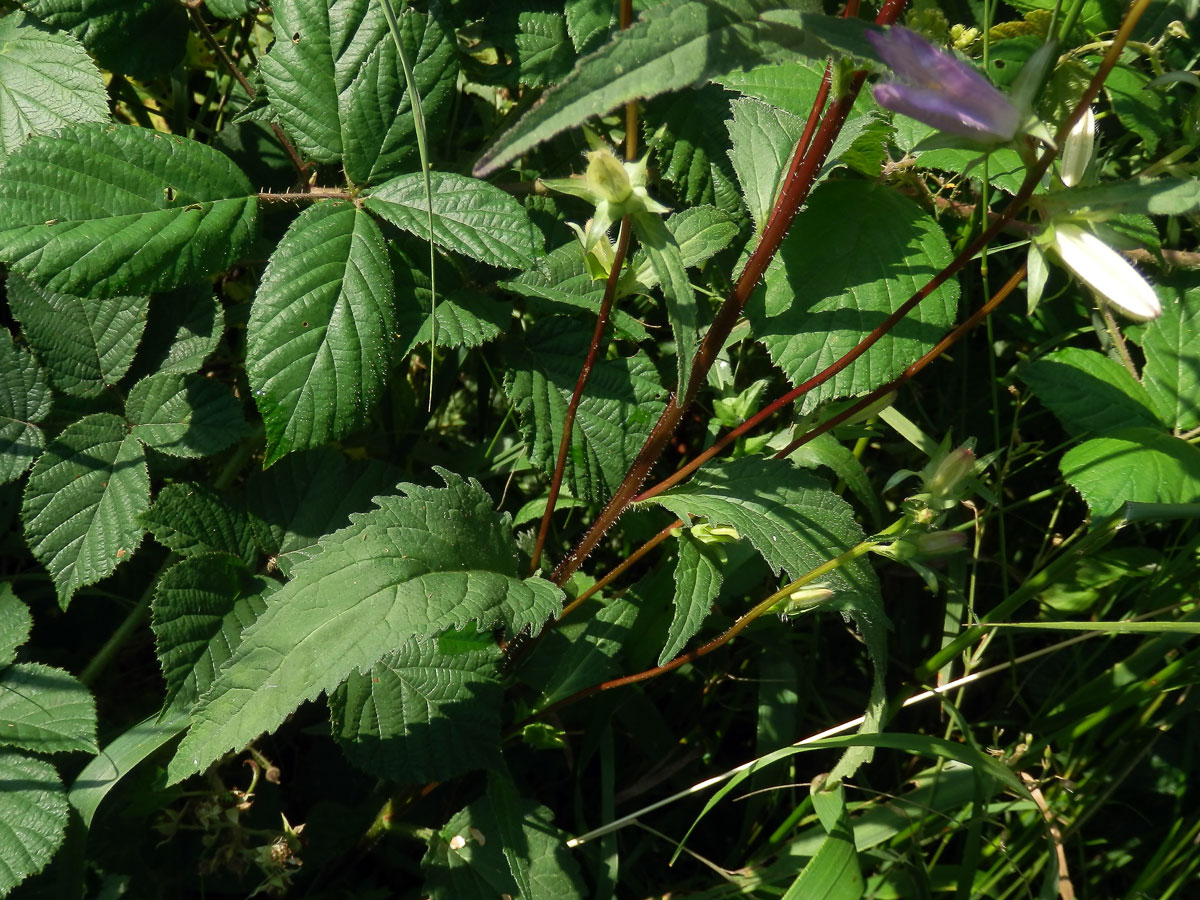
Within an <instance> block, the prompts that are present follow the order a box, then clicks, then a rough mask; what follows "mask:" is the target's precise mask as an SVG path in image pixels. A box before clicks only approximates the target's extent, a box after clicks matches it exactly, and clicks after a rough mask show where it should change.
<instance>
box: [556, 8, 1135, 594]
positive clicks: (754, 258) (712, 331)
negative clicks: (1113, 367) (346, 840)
mask: <svg viewBox="0 0 1200 900" xmlns="http://www.w3.org/2000/svg"><path fill="white" fill-rule="evenodd" d="M1149 2H1150V0H1134V3H1133V5H1132V6H1131V7H1130V10H1129V12H1128V13H1127V14H1126V17H1125V20H1124V21H1123V22H1122V23H1121V28H1120V29H1119V30H1118V32H1117V35H1116V37H1115V38H1114V39H1113V42H1112V45H1111V46H1110V47H1109V51H1108V53H1107V54H1106V55H1105V57H1104V60H1103V61H1102V62H1101V63H1100V66H1099V68H1098V69H1097V71H1096V74H1095V75H1094V76H1093V77H1092V80H1091V82H1090V83H1089V84H1088V87H1087V90H1085V91H1084V93H1083V96H1082V97H1081V98H1080V100H1079V103H1078V104H1077V105H1076V107H1075V109H1074V111H1073V112H1072V113H1071V115H1069V116H1068V117H1067V119H1066V120H1065V121H1064V122H1063V123H1062V124H1061V125H1060V126H1059V130H1058V133H1057V134H1056V135H1055V145H1056V146H1062V143H1063V141H1064V140H1065V138H1066V136H1067V134H1068V133H1069V132H1070V129H1071V127H1072V126H1073V125H1074V124H1075V122H1076V121H1077V120H1078V119H1079V117H1080V116H1082V115H1083V112H1084V110H1085V109H1087V108H1088V106H1090V105H1091V103H1092V101H1093V100H1095V98H1096V95H1097V94H1098V93H1099V92H1100V88H1101V86H1102V85H1103V84H1104V81H1105V79H1106V78H1107V77H1108V74H1109V72H1110V71H1112V68H1113V66H1115V65H1116V63H1117V60H1118V58H1119V57H1120V54H1121V51H1122V49H1123V48H1124V46H1125V44H1126V42H1128V40H1129V35H1130V33H1131V32H1132V30H1133V28H1134V26H1135V25H1136V24H1137V22H1138V20H1139V19H1140V18H1141V16H1142V15H1143V13H1144V12H1145V10H1146V7H1147V6H1148V4H1149ZM902 8H903V3H902V2H896V3H889V4H887V5H885V6H884V8H883V10H882V11H881V12H880V14H879V16H878V17H876V22H877V23H880V24H884V23H889V22H891V21H894V20H895V18H896V16H898V15H899V12H900V10H901V9H902ZM864 78H865V73H864V72H858V73H855V75H854V76H853V77H852V78H851V80H850V84H849V85H848V87H847V89H846V93H845V95H844V96H842V97H839V98H837V99H836V100H834V102H833V103H832V104H831V105H830V107H829V110H828V112H827V113H826V115H825V117H824V119H823V120H822V122H821V127H820V128H819V129H818V131H817V134H816V136H815V137H814V139H813V143H812V146H810V147H809V148H808V150H807V151H806V152H804V151H802V150H801V148H799V147H798V148H797V154H796V156H794V157H793V162H792V169H791V170H790V172H789V177H788V180H787V181H786V183H785V185H784V188H783V190H782V191H781V192H780V196H779V200H778V201H777V202H776V204H775V207H774V208H773V209H772V211H771V216H770V219H769V220H768V222H767V226H766V227H765V228H764V229H763V237H762V240H760V242H759V244H758V246H757V247H756V248H755V250H754V253H753V254H751V257H750V260H749V261H748V262H747V263H746V267H745V269H743V271H742V275H741V277H740V278H739V279H738V283H737V285H735V287H734V289H733V291H732V292H731V294H730V296H729V298H728V299H727V300H726V302H725V303H724V305H723V306H722V307H721V309H720V311H719V312H718V313H717V316H716V318H715V319H714V320H713V324H712V326H711V327H710V328H709V330H708V333H707V334H706V335H705V338H704V341H703V342H702V343H701V345H700V349H699V350H698V351H697V352H696V356H695V358H694V360H693V364H692V375H691V378H690V380H689V387H688V391H687V393H686V394H685V395H684V397H682V398H679V397H678V396H673V397H672V398H671V400H670V402H669V403H668V404H667V407H666V409H665V410H663V413H662V415H661V416H660V417H659V420H658V423H657V424H656V425H655V427H654V429H653V430H652V431H651V433H650V436H649V437H648V438H647V439H646V443H645V444H644V445H643V447H642V450H641V452H640V453H639V454H638V457H637V459H636V460H635V461H634V463H633V465H632V466H631V467H630V470H629V472H628V473H627V474H626V476H625V480H624V481H623V482H622V483H621V485H620V486H619V487H618V488H617V490H616V492H615V493H614V494H613V496H612V498H611V499H610V500H609V502H608V504H607V505H606V506H605V507H604V509H603V510H601V512H600V514H599V515H598V516H597V517H596V521H595V522H594V523H593V524H592V527H591V528H590V529H589V530H588V532H587V533H586V534H585V535H584V536H583V538H581V539H580V541H579V543H578V544H577V545H576V546H575V548H574V549H573V550H572V551H571V553H570V555H568V556H567V558H566V559H564V560H563V562H562V563H561V564H560V565H559V567H558V569H556V570H555V572H554V576H553V579H554V581H555V582H556V583H557V584H562V583H564V582H565V581H566V580H567V578H569V577H570V576H571V574H572V573H573V572H574V571H575V570H576V569H578V568H579V566H580V565H581V564H582V562H583V560H584V559H586V558H587V556H588V554H589V553H591V551H592V550H593V549H594V548H595V546H596V545H597V544H598V543H599V542H600V539H601V538H602V537H603V536H604V534H605V533H606V532H607V531H608V529H609V528H611V527H612V525H613V524H614V523H615V522H616V520H617V519H618V518H619V517H620V516H621V514H622V513H623V512H624V511H625V510H626V509H627V508H628V507H629V505H630V503H631V502H632V501H633V498H634V495H635V493H636V491H637V489H638V488H639V487H640V486H641V484H642V482H643V481H644V480H645V478H646V476H647V475H648V474H649V472H650V469H651V467H652V466H653V465H654V463H655V462H656V461H657V460H658V458H659V456H660V455H661V454H662V451H663V449H664V448H665V447H666V444H667V441H669V440H670V438H671V436H672V435H673V434H674V432H675V429H676V428H677V427H678V425H679V422H680V420H681V419H682V416H683V413H684V411H685V410H686V409H687V407H688V406H689V405H690V404H691V401H692V399H693V398H694V395H695V392H696V390H697V389H698V387H699V385H700V384H701V383H702V382H703V381H704V378H705V376H706V374H707V372H708V369H709V367H710V366H711V365H712V362H713V360H714V359H715V358H716V354H717V352H718V351H719V350H720V348H721V346H722V345H723V344H724V342H725V339H726V338H727V337H728V335H729V332H730V331H731V330H732V328H733V325H734V324H735V323H736V321H737V318H738V317H739V316H740V314H741V310H742V307H743V306H744V304H745V302H746V300H747V299H748V298H749V295H750V291H751V290H752V289H753V287H754V286H755V285H757V283H758V280H759V279H760V278H761V277H762V275H763V273H764V272H765V271H766V267H767V264H768V263H769V262H770V260H771V259H772V258H773V257H774V255H775V253H776V251H777V250H778V248H779V244H780V242H781V241H782V239H783V235H784V233H786V231H787V227H788V226H789V225H790V224H791V221H792V219H794V218H795V216H796V213H797V211H798V210H799V208H800V205H801V204H802V203H803V202H804V200H805V199H806V198H807V196H808V191H809V190H810V189H811V185H812V181H813V179H814V178H815V175H816V172H817V171H818V169H819V167H820V163H821V162H823V161H824V158H825V155H826V154H827V153H828V152H829V148H830V147H831V146H832V144H833V139H834V137H836V135H837V132H838V131H839V130H840V129H841V126H842V124H843V123H844V121H845V118H846V116H847V115H848V114H849V111H850V106H851V105H852V104H853V102H854V99H855V98H856V97H857V95H858V91H859V89H860V88H861V87H862V82H863V79H864ZM1056 155H1057V150H1054V149H1050V150H1047V151H1046V152H1044V153H1043V154H1042V155H1041V157H1040V158H1038V159H1037V161H1036V162H1035V163H1034V164H1033V165H1032V166H1031V167H1030V168H1029V170H1028V171H1027V172H1026V175H1025V179H1024V181H1022V183H1021V186H1020V188H1019V189H1018V190H1017V193H1016V194H1015V195H1014V196H1013V198H1012V200H1010V201H1009V203H1008V205H1007V206H1005V207H1004V209H1003V210H1002V211H1001V212H1000V214H999V216H997V218H996V219H995V220H994V221H993V222H992V223H991V224H990V225H989V226H988V227H987V228H986V229H985V230H984V231H983V232H982V233H981V234H979V236H978V237H976V238H975V240H974V241H972V242H971V244H970V245H969V246H968V247H966V249H964V250H963V251H962V252H961V253H959V255H958V256H956V257H955V258H954V260H952V261H951V262H950V264H949V265H948V266H946V268H944V269H943V270H942V271H941V272H939V273H938V274H937V275H935V276H934V277H933V278H931V279H930V280H929V282H927V283H926V284H925V286H924V287H922V288H921V289H920V290H919V291H917V293H915V294H913V296H912V297H910V298H909V299H908V300H907V301H905V302H904V303H903V304H902V305H901V306H900V308H899V309H897V310H896V311H895V312H894V313H892V314H891V315H890V316H888V317H887V318H886V319H885V320H884V321H883V323H882V324H880V325H879V326H878V327H877V328H875V329H874V330H873V331H872V332H871V333H870V334H869V335H868V336H867V337H866V338H864V339H863V341H861V342H860V343H859V344H858V346H856V347H855V348H854V349H853V350H851V351H850V352H849V353H847V354H845V355H844V356H843V357H842V358H841V359H839V360H838V361H837V362H835V363H833V364H832V365H831V366H829V367H828V368H826V369H825V370H824V371H822V372H819V373H818V374H817V375H814V376H813V377H812V378H810V379H809V380H808V381H806V382H804V384H802V385H799V386H798V387H797V388H795V389H794V390H793V391H791V392H789V394H788V396H789V397H791V398H792V399H795V398H796V397H799V396H801V395H803V394H804V393H807V392H808V391H810V390H812V389H813V388H815V387H817V386H819V385H821V384H824V383H825V382H826V381H828V380H829V379H830V378H833V377H834V376H835V375H837V374H838V373H839V372H841V371H842V370H844V369H845V368H846V367H847V366H849V365H850V364H851V363H853V362H854V361H855V360H856V359H858V358H859V357H860V356H862V355H863V354H864V353H866V351H867V350H868V349H870V348H871V347H872V346H873V345H874V344H875V343H876V342H878V341H879V339H880V338H881V337H883V335H884V334H886V333H887V332H888V331H890V330H891V329H892V328H893V327H895V325H896V324H897V323H898V322H899V321H900V320H901V319H903V318H904V317H905V316H907V315H908V313H909V312H911V311H912V310H913V309H914V308H915V307H916V305H917V304H918V303H920V302H921V301H922V300H923V299H925V298H926V297H927V296H929V294H931V293H932V292H933V291H934V290H936V289H937V288H938V287H939V286H940V285H942V284H943V283H944V282H945V281H946V280H947V279H949V278H950V277H951V276H953V275H954V274H956V273H957V272H958V271H960V270H961V269H962V268H963V267H964V266H965V265H966V264H967V263H968V262H969V261H970V260H971V259H972V258H974V256H975V254H976V253H978V252H979V251H980V250H981V249H982V248H983V247H984V246H986V245H987V244H988V243H989V242H990V241H991V240H992V239H993V238H994V237H995V236H996V235H998V234H999V233H1000V232H1001V231H1002V230H1003V229H1004V228H1005V226H1006V225H1007V224H1008V222H1010V221H1011V220H1012V219H1013V218H1014V217H1015V216H1016V215H1017V213H1019V212H1020V211H1021V210H1022V209H1024V207H1025V205H1026V204H1027V203H1028V202H1029V198H1030V197H1031V196H1033V192H1034V190H1035V189H1036V188H1037V186H1038V184H1039V183H1040V182H1041V179H1042V176H1043V175H1044V174H1045V173H1046V171H1047V170H1048V169H1049V167H1050V164H1051V162H1053V160H1054V157H1055V156H1056ZM800 156H802V157H803V158H802V160H800V162H799V163H797V157H800ZM798 185H799V187H798ZM826 427H832V426H831V425H829V426H826ZM809 439H811V438H809Z"/></svg>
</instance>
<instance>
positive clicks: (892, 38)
mask: <svg viewBox="0 0 1200 900" xmlns="http://www.w3.org/2000/svg"><path fill="white" fill-rule="evenodd" d="M867 38H868V39H869V40H870V41H871V43H872V44H873V45H874V47H875V50H876V52H877V53H878V54H879V56H880V58H881V59H882V60H883V61H884V62H885V63H887V65H888V67H889V68H890V69H891V70H892V74H893V76H894V77H893V80H892V81H887V82H884V83H882V84H878V85H876V86H875V89H874V90H875V99H876V100H877V101H878V102H879V105H880V106H883V107H885V108H886V109H890V110H893V111H895V112H899V113H903V114H904V115H906V116H911V117H912V118H914V119H916V120H918V121H920V122H924V123H925V124H926V125H932V126H933V127H934V128H937V129H938V130H939V131H943V132H945V133H946V134H951V135H954V136H956V137H962V138H967V139H969V140H972V141H976V142H978V143H980V144H1003V143H1007V142H1008V141H1010V140H1012V138H1013V136H1014V135H1015V134H1016V133H1017V128H1018V127H1019V126H1020V124H1021V113H1020V111H1019V110H1018V109H1017V108H1016V107H1015V106H1013V104H1012V103H1010V102H1009V101H1008V98H1007V97H1005V96H1004V95H1003V94H1002V93H1000V92H999V91H998V90H996V89H995V88H994V87H992V85H991V83H990V82H988V80H987V79H986V78H984V77H983V76H982V75H980V74H979V73H978V72H976V71H975V70H974V69H973V68H971V67H970V66H968V65H966V64H965V63H962V62H959V61H958V60H957V59H955V58H954V57H953V56H951V55H950V54H948V53H945V52H943V51H941V50H939V49H937V48H936V47H934V46H933V45H932V44H930V43H929V42H928V41H926V40H925V39H924V38H923V37H921V36H920V35H918V34H916V33H915V32H912V31H909V30H908V29H907V28H901V27H899V26H893V27H892V28H890V29H888V31H886V32H885V33H883V34H880V33H878V32H868V33H867Z"/></svg>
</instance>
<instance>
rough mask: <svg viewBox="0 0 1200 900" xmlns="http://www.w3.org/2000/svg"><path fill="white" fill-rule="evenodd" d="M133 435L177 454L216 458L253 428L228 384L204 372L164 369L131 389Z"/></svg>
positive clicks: (129, 413) (129, 408)
mask: <svg viewBox="0 0 1200 900" xmlns="http://www.w3.org/2000/svg"><path fill="white" fill-rule="evenodd" d="M125 415H126V417H127V418H128V419H129V421H130V423H132V425H133V436H134V437H136V438H137V439H138V440H139V441H142V442H143V443H144V444H145V445H146V446H147V447H153V448H154V449H155V450H159V451H161V452H163V453H167V454H169V455H171V456H211V455H212V454H214V453H218V452H220V451H221V450H224V449H225V448H226V447H228V446H229V445H230V444H232V443H233V442H234V441H237V440H240V439H241V438H243V437H245V436H246V435H247V434H249V432H250V427H249V425H247V424H246V420H245V419H243V418H242V410H241V406H240V404H239V403H238V401H237V398H236V397H234V396H233V393H232V392H231V391H230V390H229V388H228V387H226V386H225V385H223V384H221V382H219V381H214V380H213V379H211V378H201V377H200V376H199V375H176V374H174V373H171V372H164V373H162V374H160V375H150V376H149V377H147V378H143V379H142V380H141V381H139V382H138V383H137V384H135V385H134V386H133V387H132V388H130V390H129V399H128V400H127V401H126V403H125Z"/></svg>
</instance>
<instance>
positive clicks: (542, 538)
mask: <svg viewBox="0 0 1200 900" xmlns="http://www.w3.org/2000/svg"><path fill="white" fill-rule="evenodd" d="M629 231H630V227H629V216H625V217H624V218H622V219H621V231H620V233H619V235H618V236H617V247H616V251H615V252H614V254H613V263H612V270H611V271H610V272H609V273H608V281H606V282H605V284H604V299H603V300H602V301H601V302H600V312H599V313H598V314H597V315H596V327H595V329H594V330H593V331H592V343H591V345H590V346H588V351H587V356H586V357H585V358H584V360H583V366H582V367H581V368H580V370H579V378H577V379H576V380H575V390H574V392H573V393H572V394H571V401H570V402H569V403H568V404H567V412H566V415H565V416H563V427H562V436H561V437H560V438H559V440H558V460H557V461H556V462H555V464H554V477H553V478H552V479H551V480H550V495H549V497H547V499H546V510H545V512H543V513H542V523H541V525H540V526H539V527H538V536H537V543H536V544H534V547H533V555H532V556H531V557H530V559H529V574H530V576H532V575H535V574H536V573H537V570H538V564H539V563H540V562H541V560H542V550H543V549H544V548H545V546H546V536H547V535H548V534H549V533H550V520H551V519H552V518H553V517H554V506H555V504H556V503H558V492H559V490H560V489H561V488H562V480H563V472H564V471H565V470H566V467H567V455H568V454H569V453H570V451H571V431H572V429H573V428H574V427H575V414H576V413H577V412H578V411H579V401H580V399H581V398H582V397H583V389H584V388H585V387H586V386H587V383H588V378H590V377H591V374H592V366H593V365H595V363H596V356H597V355H598V354H599V351H600V345H601V343H602V341H603V340H604V332H605V329H607V328H608V317H609V314H610V313H611V312H612V306H613V300H615V299H616V296H617V284H618V283H619V282H620V280H621V269H622V268H623V267H624V265H625V256H626V255H627V254H628V253H629ZM604 240H608V238H607V237H605V238H604Z"/></svg>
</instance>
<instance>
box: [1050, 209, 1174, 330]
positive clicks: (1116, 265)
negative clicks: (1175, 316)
mask: <svg viewBox="0 0 1200 900" xmlns="http://www.w3.org/2000/svg"><path fill="white" fill-rule="evenodd" d="M1050 246H1051V248H1052V249H1053V250H1054V252H1055V253H1056V254H1057V255H1058V258H1059V259H1061V260H1062V262H1063V265H1065V266H1066V267H1067V268H1068V269H1070V270H1071V271H1072V272H1074V273H1075V277H1076V278H1078V279H1079V280H1080V281H1082V282H1083V283H1084V284H1086V285H1087V286H1088V287H1090V288H1091V289H1092V290H1093V291H1095V293H1096V295H1097V296H1098V297H1099V298H1100V299H1101V300H1103V301H1104V302H1105V303H1108V304H1109V305H1110V306H1112V307H1114V308H1116V309H1117V310H1119V311H1120V312H1122V313H1124V314H1125V315H1126V316H1128V317H1129V318H1131V319H1133V320H1135V321H1138V322H1143V321H1145V320H1147V319H1154V318H1157V317H1158V315H1159V313H1161V312H1162V305H1161V304H1160V303H1159V302H1158V297H1157V296H1156V295H1155V293H1154V288H1152V287H1150V285H1149V284H1148V283H1147V282H1146V279H1144V278H1143V277H1142V276H1141V275H1140V274H1139V273H1138V270H1137V269H1135V268H1134V267H1133V266H1131V265H1130V264H1129V263H1127V262H1126V261H1125V260H1124V259H1123V258H1122V257H1121V254H1119V253H1117V251H1116V250H1113V249H1112V248H1111V247H1109V246H1108V245H1107V244H1106V243H1104V241H1102V240H1100V238H1098V237H1096V235H1094V234H1093V233H1092V232H1090V231H1088V230H1087V229H1086V228H1084V227H1082V226H1081V225H1076V224H1074V223H1070V222H1067V223H1063V224H1056V225H1055V226H1054V240H1053V242H1052V243H1051V244H1050Z"/></svg>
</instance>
